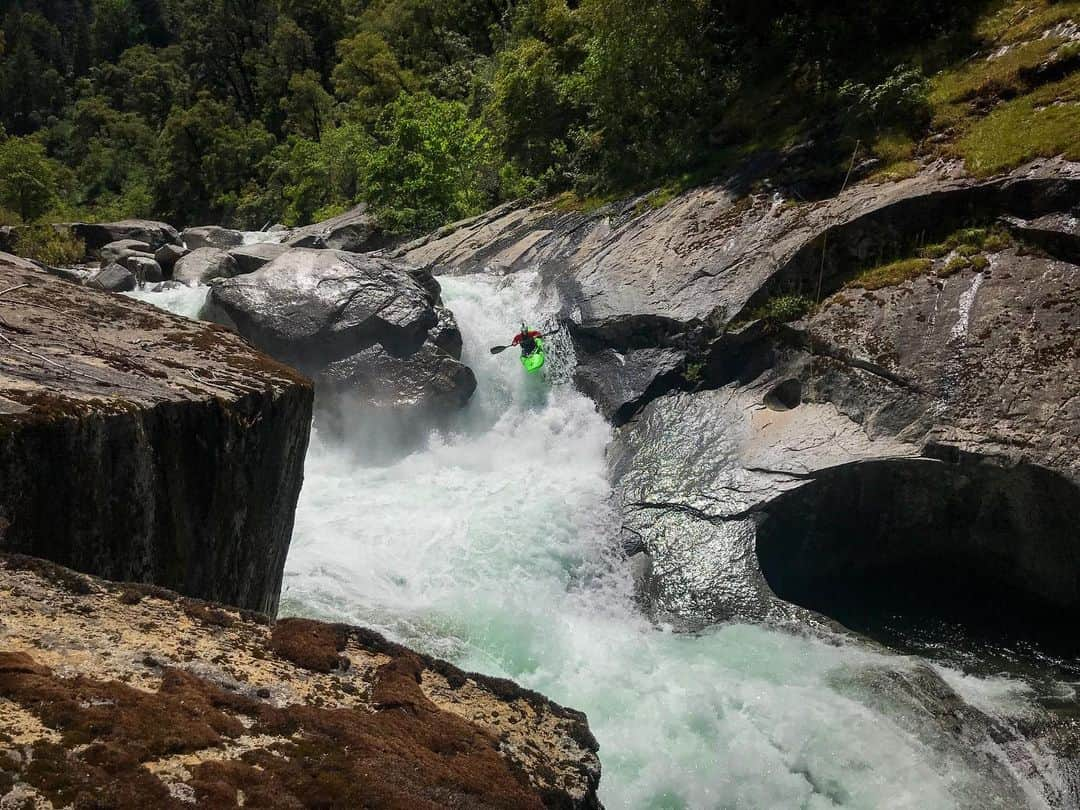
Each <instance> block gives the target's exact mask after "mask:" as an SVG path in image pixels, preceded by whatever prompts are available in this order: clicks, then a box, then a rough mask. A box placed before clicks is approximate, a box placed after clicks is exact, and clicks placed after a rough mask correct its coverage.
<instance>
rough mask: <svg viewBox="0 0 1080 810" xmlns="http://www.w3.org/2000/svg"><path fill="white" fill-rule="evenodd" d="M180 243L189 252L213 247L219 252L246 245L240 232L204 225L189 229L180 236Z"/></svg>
mask: <svg viewBox="0 0 1080 810" xmlns="http://www.w3.org/2000/svg"><path fill="white" fill-rule="evenodd" d="M180 241H181V242H183V243H184V246H185V247H186V248H187V249H188V250H198V249H199V248H204V247H211V248H218V249H219V250H228V249H229V248H234V247H239V246H240V245H242V244H244V235H243V234H242V233H240V231H233V230H230V229H228V228H222V227H220V226H218V225H203V226H200V227H198V228H187V229H186V230H185V231H184V232H183V233H181V234H180Z"/></svg>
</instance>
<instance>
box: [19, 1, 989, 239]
mask: <svg viewBox="0 0 1080 810" xmlns="http://www.w3.org/2000/svg"><path fill="white" fill-rule="evenodd" d="M980 5H984V4H980V3H978V2H975V0H954V2H949V3H941V2H936V1H935V0H865V1H864V2H854V0H851V1H849V2H827V0H787V1H785V0H673V1H672V2H656V1H655V0H580V1H579V2H575V1H574V0H17V2H10V0H5V1H4V2H3V4H2V9H3V30H2V35H3V38H2V41H0V125H2V127H3V132H2V134H0V139H2V140H0V207H2V208H3V217H4V218H6V219H7V220H9V221H18V220H19V219H21V220H24V221H25V220H33V219H38V218H42V217H51V218H56V219H59V218H65V217H68V218H72V217H80V218H97V219H110V218H118V217H122V216H155V217H160V218H165V219H167V220H170V221H172V222H174V223H176V224H178V225H184V224H193V223H207V222H221V223H224V224H230V225H234V226H246V227H261V226H262V225H264V224H265V223H268V222H276V221H280V222H284V223H285V224H289V225H292V224H302V223H306V222H309V221H312V220H314V219H320V218H324V217H326V216H329V215H333V214H335V213H338V212H340V211H342V210H344V209H346V208H347V207H350V206H351V205H353V204H355V203H356V202H358V201H366V202H368V203H369V204H370V205H371V206H372V208H373V210H374V211H375V212H376V213H377V215H378V216H379V218H380V220H381V221H382V223H383V225H384V226H385V227H386V228H388V229H389V230H391V231H393V232H399V233H405V232H415V231H418V230H423V229H426V228H431V227H434V226H437V225H439V224H441V223H443V222H446V221H449V220H452V219H454V218H457V217H461V216H466V215H469V214H472V213H475V212H478V211H480V210H483V209H484V208H485V207H488V206H489V205H491V204H493V203H495V202H498V201H500V200H503V199H509V198H517V197H522V196H530V195H533V196H542V195H551V194H555V193H558V192H562V191H566V190H573V191H575V192H576V193H577V194H580V195H582V196H585V195H590V194H592V195H602V194H607V193H614V192H618V191H623V190H627V189H633V188H640V187H644V186H645V185H647V184H649V183H655V182H658V181H663V180H664V179H665V178H672V177H677V176H679V175H681V174H685V173H693V172H707V171H709V170H710V169H711V168H713V167H716V166H718V165H720V164H721V163H722V162H723V160H725V159H730V158H731V157H732V156H733V155H737V154H741V153H745V152H746V150H747V149H749V148H766V147H778V146H783V145H785V144H788V145H790V144H789V142H790V141H793V140H795V139H797V138H799V137H805V133H807V132H811V133H812V132H815V131H818V130H821V131H824V132H825V135H824V137H823V138H819V140H821V141H823V142H827V143H828V144H830V145H831V147H833V151H829V150H828V149H826V150H825V157H824V160H825V162H826V163H828V162H829V161H830V160H832V159H833V158H834V157H835V158H836V160H837V162H839V163H842V162H843V160H842V157H841V156H842V155H843V154H846V153H847V152H850V148H851V142H852V141H853V140H854V139H855V138H864V139H865V138H867V137H873V135H874V133H881V132H884V131H888V130H890V129H893V128H899V129H911V128H918V127H920V126H923V125H924V123H925V122H924V121H921V120H920V119H921V116H922V112H921V105H922V104H923V96H924V94H925V89H924V88H925V79H924V76H925V73H926V72H927V71H929V70H930V69H931V68H933V65H932V64H927V62H928V61H931V60H933V59H945V58H947V57H948V55H949V54H951V53H955V52H957V50H958V49H962V48H963V47H964V38H965V31H966V30H967V28H968V23H969V21H970V17H971V15H972V14H973V13H975V12H976V11H977V10H978V9H977V7H978V6H980ZM815 128H816V129H815ZM834 152H835V154H833V153H834Z"/></svg>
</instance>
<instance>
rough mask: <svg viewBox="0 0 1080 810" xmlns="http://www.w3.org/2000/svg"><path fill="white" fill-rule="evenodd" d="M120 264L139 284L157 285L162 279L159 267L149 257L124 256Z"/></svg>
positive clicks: (137, 255)
mask: <svg viewBox="0 0 1080 810" xmlns="http://www.w3.org/2000/svg"><path fill="white" fill-rule="evenodd" d="M120 263H121V264H122V265H123V266H124V267H126V268H127V269H128V270H130V271H131V272H132V273H134V274H135V278H136V279H137V280H138V282H139V283H140V284H147V283H157V282H159V281H161V280H162V279H163V278H164V274H163V273H162V271H161V265H160V264H158V263H157V262H156V261H154V259H152V258H150V257H149V256H142V255H140V254H132V255H130V256H125V257H124V258H123V259H121V261H120Z"/></svg>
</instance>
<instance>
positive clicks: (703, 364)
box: [398, 160, 1080, 650]
mask: <svg viewBox="0 0 1080 810" xmlns="http://www.w3.org/2000/svg"><path fill="white" fill-rule="evenodd" d="M1078 213H1080V164H1076V163H1072V162H1067V161H1062V160H1043V161H1037V162H1035V163H1033V164H1031V165H1029V166H1026V167H1023V168H1021V169H1018V170H1016V171H1014V172H1011V173H1009V174H1007V175H1002V176H999V177H995V178H991V179H986V180H977V179H974V178H971V177H968V176H965V174H964V173H963V171H962V168H961V167H959V166H955V165H935V166H931V167H927V168H925V169H924V170H923V171H921V172H920V173H919V174H918V175H917V176H915V177H912V178H910V179H908V180H905V181H902V182H898V183H885V184H874V183H861V184H855V185H853V186H851V187H849V188H847V189H846V190H845V191H844V192H843V193H841V194H839V195H838V196H836V197H834V198H831V199H825V200H821V201H819V202H814V203H801V202H797V201H794V200H785V199H784V197H783V195H782V192H781V191H777V192H776V193H775V194H752V193H746V192H745V190H744V189H743V188H741V187H740V184H739V182H738V179H737V178H733V179H732V180H731V181H730V182H727V183H719V184H716V185H712V186H706V187H702V188H698V189H694V190H691V191H688V192H686V193H684V194H682V195H679V196H678V197H676V198H675V199H673V200H671V201H670V202H667V203H666V204H664V205H662V206H660V207H657V208H654V207H652V206H651V205H649V204H648V199H647V198H640V199H637V200H630V201H626V202H623V203H617V204H612V205H610V206H607V207H605V208H603V209H600V210H598V211H594V212H590V213H580V212H559V211H556V210H552V209H551V208H546V207H544V206H543V205H537V206H532V207H529V208H527V209H522V210H515V209H513V208H511V207H503V208H500V209H496V210H494V211H492V212H491V213H489V214H487V215H485V216H482V217H480V218H478V219H475V220H472V221H470V222H466V223H461V224H460V226H459V227H457V228H455V229H444V230H443V231H441V232H439V233H436V234H433V235H432V236H430V237H428V238H427V239H423V240H419V241H417V242H414V243H412V244H410V245H406V246H404V247H402V248H401V249H399V251H398V253H399V254H400V255H402V256H403V257H404V258H405V259H406V260H408V261H411V262H414V263H418V264H421V265H422V266H426V267H429V268H430V269H431V270H432V271H433V272H435V273H465V272H473V271H478V270H481V269H484V268H494V269H497V270H500V271H503V272H514V271H518V270H526V269H536V270H538V271H539V272H540V276H541V280H542V283H543V285H544V290H545V293H546V296H547V299H548V300H547V303H548V306H549V307H550V308H551V309H553V310H554V311H555V312H556V313H557V315H558V317H559V319H560V320H561V321H562V323H563V324H564V325H565V326H566V327H567V329H568V331H569V332H570V333H571V334H572V336H573V337H574V342H575V348H576V350H577V354H578V357H577V360H578V365H577V372H576V377H577V382H578V384H579V385H580V386H581V388H582V389H583V390H584V391H585V392H586V393H587V394H589V395H590V396H592V397H593V398H594V399H595V400H596V402H597V404H598V406H599V407H600V409H601V411H602V412H603V413H604V414H605V415H606V416H608V417H609V418H610V419H611V420H612V421H613V422H614V423H615V424H616V425H619V426H620V428H619V430H618V431H617V433H616V437H615V441H614V443H613V445H612V447H611V450H610V459H611V471H612V478H613V483H614V484H615V488H616V492H617V494H618V496H619V497H620V498H621V500H622V512H623V519H624V524H623V528H624V529H625V531H626V535H625V539H626V545H627V548H628V550H629V551H630V552H631V553H635V554H640V556H639V557H638V558H637V560H636V568H637V571H638V572H639V573H640V575H641V584H642V589H643V591H644V593H645V595H646V596H647V597H648V600H649V603H650V604H651V605H652V607H653V608H654V609H655V610H656V611H657V612H659V613H662V614H664V615H665V616H667V617H670V618H675V619H681V620H683V621H685V622H686V623H687V624H689V625H691V626H700V625H703V624H709V623H711V622H714V621H717V620H722V619H728V618H762V617H772V618H793V617H794V618H797V619H798V620H799V621H802V622H806V621H811V622H812V621H815V620H816V618H815V616H814V615H812V614H811V613H809V612H808V611H807V610H805V608H809V609H811V610H812V611H819V612H821V613H825V614H827V615H829V616H831V617H833V618H839V619H841V620H842V621H843V622H845V623H847V624H848V626H856V625H855V624H854V623H858V622H862V624H859V625H858V626H859V628H860V629H866V630H867V631H868V632H871V633H872V632H873V627H871V626H868V625H866V624H865V620H866V618H865V615H864V614H865V613H866V612H867V611H866V610H865V608H866V607H867V605H869V604H870V603H871V602H883V603H885V608H886V609H888V608H896V609H897V610H898V611H899V610H906V609H907V608H910V607H912V606H914V607H915V608H916V609H917V610H919V611H921V612H922V613H923V614H924V615H929V616H944V617H949V618H952V617H957V618H962V619H965V620H966V619H969V618H971V617H972V616H973V615H974V618H975V619H976V620H978V621H980V622H985V623H988V624H990V625H992V626H995V627H1004V626H1006V625H1019V629H1018V632H1019V635H1020V637H1026V636H1029V635H1032V634H1033V633H1034V632H1035V631H1036V630H1038V631H1039V632H1042V631H1047V632H1048V633H1049V634H1050V635H1053V636H1055V641H1056V642H1063V643H1065V644H1067V645H1069V646H1070V649H1071V650H1075V638H1074V634H1072V633H1071V632H1070V631H1069V627H1070V626H1072V623H1074V622H1075V621H1076V619H1077V617H1080V585H1078V580H1077V578H1076V576H1075V572H1076V570H1077V566H1078V565H1080V534H1078V532H1077V529H1076V524H1075V520H1074V519H1073V516H1072V507H1071V506H1070V504H1072V503H1075V502H1076V500H1077V498H1078V497H1080V466H1078V460H1077V459H1078V457H1077V454H1076V452H1075V448H1076V447H1077V446H1078V444H1080V342H1078V341H1080V283H1078V281H1077V279H1078V278H1080V267H1078V266H1077V264H1076V261H1077V256H1078V255H1080V252H1078V250H1077V245H1078V244H1080V241H1078V240H1080V229H1078V226H1077V222H1078V220H1077V215H1078ZM894 259H897V260H901V259H902V260H904V261H903V262H901V263H898V264H892V260H894ZM819 293H820V306H815V303H816V302H817V300H818V297H819ZM800 296H801V297H800ZM793 299H797V301H796V303H799V306H800V307H801V308H800V309H799V310H798V311H796V312H794V313H788V314H784V313H783V310H782V308H781V307H779V306H778V302H779V303H785V302H786V303H787V304H789V305H790V304H791V303H792V300H793ZM800 315H801V316H802V317H800ZM818 618H819V617H818ZM1070 638H1072V641H1069V639H1070Z"/></svg>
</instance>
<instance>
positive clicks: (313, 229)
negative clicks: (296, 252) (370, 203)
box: [285, 204, 388, 253]
mask: <svg viewBox="0 0 1080 810" xmlns="http://www.w3.org/2000/svg"><path fill="white" fill-rule="evenodd" d="M387 241H388V240H387V238H386V236H385V235H384V234H383V232H382V229H381V228H379V226H378V224H377V223H376V222H375V218H374V217H373V216H372V215H371V214H369V213H368V210H367V206H366V205H363V204H361V205H358V206H356V207H355V208H351V209H350V210H348V211H346V212H345V213H344V214H339V215H338V216H336V217H331V218H330V219H327V220H323V221H322V222H316V223H315V224H314V225H305V226H302V227H300V228H293V229H292V230H291V231H288V234H287V236H286V237H285V242H286V243H287V244H288V245H289V246H290V247H302V248H326V249H330V250H345V251H349V252H351V253H363V252H365V251H369V250H376V249H378V248H380V247H384V246H385V245H386V244H387Z"/></svg>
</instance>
